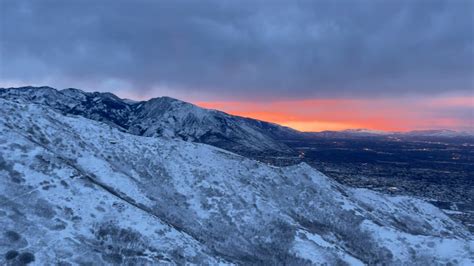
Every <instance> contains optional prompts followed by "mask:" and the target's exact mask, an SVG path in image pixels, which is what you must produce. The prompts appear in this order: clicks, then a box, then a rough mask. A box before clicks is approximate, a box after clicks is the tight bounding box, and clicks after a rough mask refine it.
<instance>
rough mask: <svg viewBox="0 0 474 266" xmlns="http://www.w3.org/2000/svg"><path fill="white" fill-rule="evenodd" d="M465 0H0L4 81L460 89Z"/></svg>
mask: <svg viewBox="0 0 474 266" xmlns="http://www.w3.org/2000/svg"><path fill="white" fill-rule="evenodd" d="M473 3H474V2H472V1H468V0H465V1H463V0H454V1H436V0H434V1H424V0H419V1H357V0H347V1H345V0H341V1H281V2H278V1H272V2H271V4H269V1H218V0H215V1H206V0H205V1H151V0H149V1H145V0H138V1H122V0H115V1H112V0H110V1H89V0H82V1H73V2H71V1H62V0H44V1H24V0H17V1H13V0H11V1H10V0H2V1H0V5H1V6H0V10H1V11H0V17H1V18H0V19H1V21H0V23H1V24H0V60H1V61H0V81H1V82H2V83H3V84H0V85H5V84H9V83H10V84H15V83H23V84H25V83H31V84H35V85H39V84H38V83H40V82H41V83H44V84H45V85H52V86H57V87H73V86H74V87H82V88H84V87H85V88H86V89H87V88H88V89H99V90H114V89H115V90H116V91H122V92H124V93H125V94H129V95H136V96H137V97H143V96H144V95H146V96H159V95H160V94H168V95H171V96H175V97H181V98H189V97H191V98H194V99H215V100H229V99H233V100H235V99H237V100H249V99H288V98H292V99H304V98H308V97H310V98H311V97H336V98H337V97H363V98H366V97H376V96H382V97H391V96H395V95H400V94H417V95H431V94H438V93H445V92H459V93H461V94H464V95H465V94H469V93H471V92H472V90H473V89H474V81H473V77H472V73H473V71H474V34H473V32H474V22H473V20H474V18H473V15H472V10H474V4H473ZM183 96H184V97H183Z"/></svg>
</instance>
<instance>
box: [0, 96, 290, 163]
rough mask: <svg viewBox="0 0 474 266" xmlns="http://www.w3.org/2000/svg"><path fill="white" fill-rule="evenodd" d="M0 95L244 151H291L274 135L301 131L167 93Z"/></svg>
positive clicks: (123, 126)
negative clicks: (132, 97) (140, 97)
mask: <svg viewBox="0 0 474 266" xmlns="http://www.w3.org/2000/svg"><path fill="white" fill-rule="evenodd" d="M0 98H4V99H8V100H14V101H20V102H25V103H27V102H32V103H39V104H43V105H47V106H49V107H52V108H54V109H56V110H59V111H61V112H62V113H64V114H73V115H81V116H84V117H86V118H89V119H93V120H97V121H101V122H105V123H107V124H109V125H112V126H115V127H118V128H120V129H121V130H124V131H126V132H129V133H132V134H136V135H140V136H154V137H160V136H163V137H172V138H180V139H183V140H189V141H194V142H201V143H206V144H210V145H214V146H217V147H221V148H224V149H227V150H231V151H234V152H238V153H245V154H248V153H263V152H272V153H275V152H277V153H289V152H291V149H290V148H288V146H286V145H285V144H283V143H281V142H280V141H278V139H279V138H286V137H288V136H296V135H298V134H299V132H297V131H296V130H293V129H290V128H287V127H283V126H279V125H276V124H272V123H268V122H263V121H258V120H254V119H249V118H243V117H238V116H232V115H228V114H226V113H224V112H220V111H216V110H209V109H203V108H200V107H197V106H195V105H193V104H190V103H186V102H182V101H179V100H176V99H173V98H169V97H160V98H154V99H151V100H148V101H140V102H134V101H129V100H124V99H120V98H118V97H117V96H115V95H113V94H111V93H99V92H94V93H87V92H83V91H81V90H77V89H64V90H55V89H53V88H50V87H21V88H9V89H0Z"/></svg>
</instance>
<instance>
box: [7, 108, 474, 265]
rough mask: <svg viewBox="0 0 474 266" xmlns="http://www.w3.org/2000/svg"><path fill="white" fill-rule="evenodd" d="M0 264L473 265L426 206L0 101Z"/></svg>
mask: <svg viewBox="0 0 474 266" xmlns="http://www.w3.org/2000/svg"><path fill="white" fill-rule="evenodd" d="M0 112H1V113H2V115H1V116H0V230H2V232H1V234H0V254H2V256H1V257H0V263H1V264H9V263H10V264H11V265H16V264H17V263H18V262H27V261H31V260H33V259H34V262H35V263H37V264H38V265H51V264H56V263H59V262H69V263H73V264H79V263H84V264H86V263H90V264H92V265H101V264H120V263H123V264H138V265H145V264H157V263H159V262H163V263H171V264H182V263H186V262H187V263H195V264H217V263H236V264H267V265H276V264H290V265H305V264H322V263H325V262H326V263H328V264H330V265H337V264H340V265H344V264H350V265H362V264H372V265H373V264H386V265H401V264H406V265H408V264H409V265H416V264H417V265H435V264H436V263H443V264H444V263H451V264H454V265H470V264H472V263H474V254H473V248H474V240H473V236H472V235H471V234H470V233H469V232H467V231H466V230H465V228H463V227H462V226H461V225H459V224H457V223H455V222H454V221H452V220H450V219H449V218H448V217H447V216H446V215H445V214H443V213H442V212H441V211H440V210H439V209H437V208H435V207H434V206H432V205H430V204H427V203H425V202H423V201H421V200H418V199H414V198H410V197H390V196H387V195H383V194H379V193H376V192H372V191H369V190H364V189H349V188H347V187H345V186H343V185H340V184H338V183H336V182H335V181H333V180H331V179H329V178H328V177H326V176H324V175H323V174H321V173H320V172H318V171H316V170H314V169H313V168H311V167H309V166H308V165H306V164H300V165H296V166H291V167H285V168H278V167H272V166H268V165H266V164H262V163H259V162H256V161H253V160H250V159H246V158H244V157H241V156H239V155H236V154H233V153H230V152H227V151H224V150H221V149H219V148H215V147H211V146H208V145H202V144H198V143H192V142H185V141H182V140H176V139H166V138H151V137H144V136H137V135H133V134H129V133H126V132H123V131H120V130H118V129H117V128H116V127H111V126H110V125H107V124H105V123H101V122H97V121H93V120H89V119H86V118H84V117H81V116H70V115H69V116H65V115H63V114H61V113H59V112H57V111H54V110H52V109H51V108H48V107H46V106H45V105H38V104H31V103H26V104H25V103H18V102H13V101H7V100H3V99H0Z"/></svg>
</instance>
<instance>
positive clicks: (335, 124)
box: [195, 97, 474, 131]
mask: <svg viewBox="0 0 474 266" xmlns="http://www.w3.org/2000/svg"><path fill="white" fill-rule="evenodd" d="M195 104H196V105H198V106H200V107H204V108H209V109H217V110H221V111H224V112H226V113H229V114H232V115H238V116H243V117H249V118H254V119H258V120H263V121H268V122H273V123H277V124H280V125H283V126H288V127H291V128H294V129H297V130H300V131H324V130H344V129H354V128H365V129H371V130H382V131H410V130H418V129H441V128H442V129H454V130H472V127H473V125H474V121H472V120H470V121H465V120H462V119H458V118H456V117H438V116H441V115H443V112H442V110H443V108H458V107H460V108H472V109H473V110H474V103H473V102H472V99H471V98H462V97H453V98H444V99H429V100H414V99H397V100H394V99H377V100H369V99H310V100H292V101H275V102H268V103H256V102H224V101H223V102H196V103H195ZM473 119H474V118H473Z"/></svg>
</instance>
